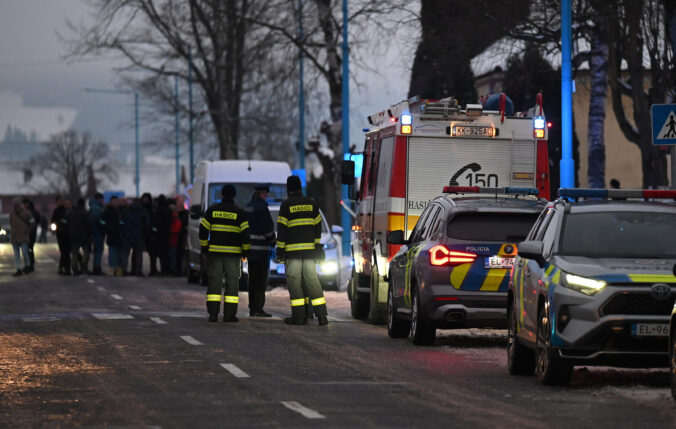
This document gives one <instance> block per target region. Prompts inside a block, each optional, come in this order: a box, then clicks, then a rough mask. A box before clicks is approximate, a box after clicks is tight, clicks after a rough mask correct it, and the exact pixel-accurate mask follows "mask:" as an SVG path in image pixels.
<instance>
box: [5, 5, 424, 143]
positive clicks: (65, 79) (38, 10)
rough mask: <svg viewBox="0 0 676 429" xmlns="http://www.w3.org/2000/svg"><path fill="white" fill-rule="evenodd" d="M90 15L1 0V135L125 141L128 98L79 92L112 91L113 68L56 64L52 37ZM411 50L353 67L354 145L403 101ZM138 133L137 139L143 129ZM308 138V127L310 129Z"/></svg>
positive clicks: (74, 8) (60, 49) (57, 46)
mask: <svg viewBox="0 0 676 429" xmlns="http://www.w3.org/2000/svg"><path fill="white" fill-rule="evenodd" d="M90 13H91V11H90V9H89V7H88V6H87V4H86V3H85V2H84V1H83V0H0V133H3V134H4V131H5V129H6V127H7V125H8V124H10V123H11V124H12V125H14V126H18V127H20V128H22V129H23V130H24V131H26V132H30V131H31V130H35V131H36V132H37V133H38V135H39V137H40V138H41V139H47V138H48V137H49V135H50V134H52V133H55V132H59V131H62V130H65V129H68V128H71V127H72V128H75V129H77V130H81V131H90V132H92V133H93V134H94V135H95V136H97V137H99V138H103V139H105V140H107V141H109V142H110V143H111V144H113V145H115V144H120V143H121V144H125V143H126V144H129V143H131V141H132V139H133V130H131V129H130V125H131V119H132V115H133V108H132V100H131V97H129V99H125V96H115V95H102V94H91V93H85V92H83V91H82V89H83V88H85V87H90V88H114V85H115V75H114V74H113V68H114V67H115V66H116V65H119V64H118V63H116V62H114V61H111V60H98V61H90V62H86V63H74V64H68V63H66V62H65V61H64V60H62V56H63V54H64V46H63V43H62V42H61V41H60V40H59V38H58V36H57V33H61V34H63V35H65V36H69V37H70V36H72V34H71V33H69V30H68V29H67V27H66V19H70V20H71V21H74V22H80V21H84V22H87V21H88V19H89V18H88V17H89V14H90ZM412 37H414V36H412ZM404 45H405V44H404ZM411 46H414V45H412V44H411V45H409V46H405V47H404V48H403V49H404V52H401V51H400V50H399V47H398V46H394V48H393V49H390V50H389V52H388V54H387V57H386V58H384V59H383V61H382V62H381V63H380V64H383V65H384V67H382V73H381V74H379V75H374V74H373V73H371V72H365V71H359V70H356V69H353V70H352V73H355V75H356V78H357V79H358V80H359V81H360V82H362V83H363V84H364V85H363V86H362V87H361V88H360V89H358V88H356V87H355V86H354V85H352V88H351V105H350V107H351V109H350V112H351V115H350V116H351V133H350V136H351V140H352V141H353V142H355V141H361V140H362V139H363V133H362V131H361V129H362V128H363V126H365V125H366V120H365V119H366V115H368V114H371V113H375V112H376V111H379V110H382V109H384V108H385V107H388V106H389V105H390V104H392V103H395V102H398V101H400V100H402V99H403V98H405V96H406V93H407V91H408V80H409V69H410V65H409V64H410V61H412V58H413V48H412V47H411ZM141 131H142V138H143V127H141ZM3 134H0V138H2V135H3ZM311 134H314V132H313V130H308V135H311Z"/></svg>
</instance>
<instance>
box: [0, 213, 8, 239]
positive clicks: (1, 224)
mask: <svg viewBox="0 0 676 429" xmlns="http://www.w3.org/2000/svg"><path fill="white" fill-rule="evenodd" d="M9 238H10V237H9V215H8V214H3V215H0V243H9Z"/></svg>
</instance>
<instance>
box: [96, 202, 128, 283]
mask: <svg viewBox="0 0 676 429" xmlns="http://www.w3.org/2000/svg"><path fill="white" fill-rule="evenodd" d="M118 206H119V200H118V198H117V197H116V196H115V195H113V196H112V197H110V202H109V203H108V206H106V209H105V210H104V211H103V213H102V214H101V225H103V228H104V231H105V235H106V244H107V245H108V266H109V267H110V270H111V274H112V275H114V276H121V275H122V274H124V268H123V267H124V264H123V262H122V236H121V233H120V227H121V226H120V220H121V219H120V210H119V207H118Z"/></svg>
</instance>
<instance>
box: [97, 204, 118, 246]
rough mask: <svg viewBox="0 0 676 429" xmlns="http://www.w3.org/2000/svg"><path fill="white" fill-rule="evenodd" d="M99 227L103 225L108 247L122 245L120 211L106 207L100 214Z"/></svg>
mask: <svg viewBox="0 0 676 429" xmlns="http://www.w3.org/2000/svg"><path fill="white" fill-rule="evenodd" d="M101 225H103V228H104V231H105V234H106V244H107V245H108V246H120V245H122V235H121V225H120V211H119V209H118V208H117V207H113V206H108V207H106V209H105V210H104V211H103V214H101Z"/></svg>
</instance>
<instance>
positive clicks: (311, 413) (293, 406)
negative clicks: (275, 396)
mask: <svg viewBox="0 0 676 429" xmlns="http://www.w3.org/2000/svg"><path fill="white" fill-rule="evenodd" d="M281 402H282V405H284V406H285V407H286V408H288V409H290V410H292V411H295V412H297V413H298V414H300V415H302V416H303V417H305V418H307V419H325V418H326V417H325V416H323V415H321V414H319V413H318V412H316V411H315V410H311V409H309V408H307V407H304V406H302V405H301V404H299V403H298V402H296V401H281Z"/></svg>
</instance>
